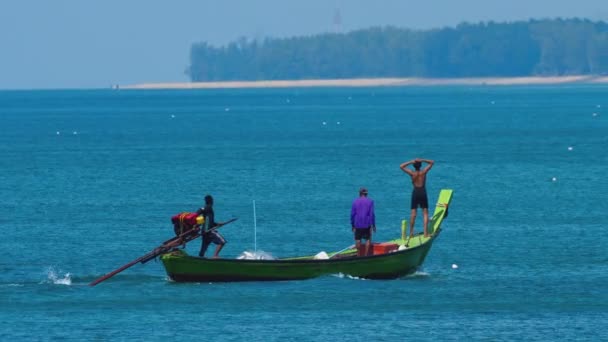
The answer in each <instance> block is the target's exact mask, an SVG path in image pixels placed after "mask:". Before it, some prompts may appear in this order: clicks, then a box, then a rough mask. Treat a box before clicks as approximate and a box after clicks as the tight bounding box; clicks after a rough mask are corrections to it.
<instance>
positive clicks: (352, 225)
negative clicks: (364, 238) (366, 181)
mask: <svg viewBox="0 0 608 342" xmlns="http://www.w3.org/2000/svg"><path fill="white" fill-rule="evenodd" d="M355 213H356V210H355V202H353V206H352V207H351V208H350V226H351V227H352V229H353V231H354V230H355Z"/></svg>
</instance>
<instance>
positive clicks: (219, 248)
mask: <svg viewBox="0 0 608 342" xmlns="http://www.w3.org/2000/svg"><path fill="white" fill-rule="evenodd" d="M222 248H224V244H223V243H222V244H219V245H217V246H216V247H215V253H214V254H213V257H214V258H217V257H218V256H219V255H220V251H221V250H222Z"/></svg>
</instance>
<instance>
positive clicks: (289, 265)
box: [161, 239, 433, 282]
mask: <svg viewBox="0 0 608 342" xmlns="http://www.w3.org/2000/svg"><path fill="white" fill-rule="evenodd" d="M432 240H433V239H428V241H427V242H425V243H423V244H422V245H420V246H417V247H413V248H408V249H405V250H402V251H396V252H393V253H388V254H382V255H372V256H367V257H356V256H346V257H339V258H338V257H336V258H331V259H321V260H317V259H314V258H312V257H306V258H293V259H277V260H245V259H205V258H199V257H193V256H190V255H188V254H186V253H185V252H183V251H175V252H172V253H168V254H164V255H162V256H161V260H162V262H163V265H164V266H165V269H166V271H167V275H168V276H169V278H171V279H172V280H174V281H177V282H232V281H276V280H299V279H310V278H316V277H319V276H323V275H328V274H344V275H349V276H353V277H358V278H366V279H394V278H398V277H402V276H405V275H407V274H410V273H413V272H415V271H416V269H417V268H418V267H419V266H420V265H422V263H423V262H424V259H425V257H426V255H427V254H428V252H429V250H430V249H431V246H432V244H433V241H432ZM350 254H353V253H352V252H350Z"/></svg>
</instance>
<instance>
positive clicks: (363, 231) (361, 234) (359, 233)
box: [355, 228, 371, 240]
mask: <svg viewBox="0 0 608 342" xmlns="http://www.w3.org/2000/svg"><path fill="white" fill-rule="evenodd" d="M370 230H371V228H355V240H361V239H365V240H369V238H370V233H371V232H370Z"/></svg>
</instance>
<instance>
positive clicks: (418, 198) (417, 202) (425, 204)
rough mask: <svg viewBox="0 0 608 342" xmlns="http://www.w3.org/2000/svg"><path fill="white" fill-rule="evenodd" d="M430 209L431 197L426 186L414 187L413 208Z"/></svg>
mask: <svg viewBox="0 0 608 342" xmlns="http://www.w3.org/2000/svg"><path fill="white" fill-rule="evenodd" d="M418 207H420V208H422V209H428V208H429V199H428V197H427V196H426V189H425V188H416V187H415V188H414V191H412V206H411V208H412V209H416V208H418Z"/></svg>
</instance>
